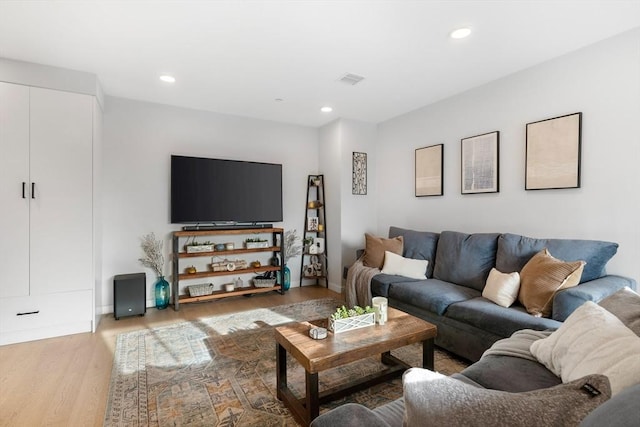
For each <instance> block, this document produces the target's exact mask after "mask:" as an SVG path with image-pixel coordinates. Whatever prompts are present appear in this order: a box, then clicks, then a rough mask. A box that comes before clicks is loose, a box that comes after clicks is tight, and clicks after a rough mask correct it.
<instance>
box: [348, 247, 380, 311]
mask: <svg viewBox="0 0 640 427" xmlns="http://www.w3.org/2000/svg"><path fill="white" fill-rule="evenodd" d="M376 274H380V270H379V269H377V268H373V267H366V266H365V265H364V264H363V263H362V258H360V259H358V260H357V261H356V262H355V263H353V265H352V266H351V267H349V270H348V271H347V280H346V283H345V299H346V300H347V301H346V302H347V305H348V306H349V307H353V306H354V305H359V306H360V307H366V306H368V305H371V279H372V278H373V276H375V275H376Z"/></svg>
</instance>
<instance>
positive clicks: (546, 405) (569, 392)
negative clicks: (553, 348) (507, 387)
mask: <svg viewBox="0 0 640 427" xmlns="http://www.w3.org/2000/svg"><path fill="white" fill-rule="evenodd" d="M402 383H403V390H404V402H405V417H404V425H405V426H407V427H412V426H424V425H434V426H514V427H515V426H531V425H542V426H551V425H558V426H560V425H563V426H564V425H566V426H570V425H577V424H578V423H579V422H580V421H581V420H582V419H584V418H585V417H586V416H587V414H589V412H591V411H592V410H594V409H595V408H596V407H598V406H599V405H601V404H602V403H604V402H605V401H607V400H608V399H609V397H610V389H609V384H608V380H607V378H606V377H605V376H602V375H589V376H586V377H584V378H581V379H579V380H576V381H573V382H570V383H568V384H560V385H557V386H554V387H551V388H547V389H542V390H533V391H529V392H523V393H508V392H504V391H498V390H489V389H483V388H478V387H474V386H471V385H468V384H465V383H463V382H461V381H457V380H455V379H452V378H448V377H446V376H444V375H441V374H438V373H436V372H431V371H429V370H426V369H419V368H411V369H409V370H408V371H407V372H405V374H404V376H403V377H402ZM587 384H589V386H590V387H591V388H592V389H596V390H598V391H599V392H600V393H599V394H597V395H595V396H594V395H592V394H591V393H588V392H586V391H585V389H584V388H585V386H586V385H587Z"/></svg>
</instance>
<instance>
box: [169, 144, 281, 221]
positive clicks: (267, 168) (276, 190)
mask: <svg viewBox="0 0 640 427" xmlns="http://www.w3.org/2000/svg"><path fill="white" fill-rule="evenodd" d="M280 221H282V165H280V164H273V163H257V162H244V161H236V160H222V159H207V158H200V157H185V156H171V223H173V224H185V223H228V222H237V223H259V222H280Z"/></svg>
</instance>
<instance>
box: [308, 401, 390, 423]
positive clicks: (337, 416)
mask: <svg viewBox="0 0 640 427" xmlns="http://www.w3.org/2000/svg"><path fill="white" fill-rule="evenodd" d="M335 426H340V427H360V426H362V427H389V424H387V423H386V422H385V421H384V420H383V419H382V418H380V417H379V416H378V415H377V414H376V413H375V412H373V411H372V410H371V409H369V408H366V407H364V406H362V405H358V404H357V403H347V404H346V405H342V406H339V407H337V408H335V409H332V410H331V411H329V412H325V413H324V414H322V415H320V416H319V417H318V418H316V419H315V420H313V422H312V423H311V426H310V427H335Z"/></svg>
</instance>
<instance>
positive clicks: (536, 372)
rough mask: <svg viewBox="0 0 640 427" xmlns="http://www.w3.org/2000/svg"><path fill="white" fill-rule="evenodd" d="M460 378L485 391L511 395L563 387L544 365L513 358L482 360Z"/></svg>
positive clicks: (487, 358)
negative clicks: (479, 386) (498, 391)
mask: <svg viewBox="0 0 640 427" xmlns="http://www.w3.org/2000/svg"><path fill="white" fill-rule="evenodd" d="M460 374H461V375H464V376H465V377H467V378H470V379H471V380H473V381H475V382H476V383H478V384H480V385H482V386H483V387H485V388H491V389H494V390H502V391H508V392H510V393H519V392H522V391H531V390H537V389H539V388H548V387H553V386H555V385H558V384H561V383H562V380H561V379H560V378H559V377H558V376H556V374H554V373H553V372H551V371H550V370H548V369H547V368H546V367H545V366H544V365H543V364H541V363H539V362H534V361H531V360H527V359H523V358H521V357H512V356H483V357H482V359H480V360H479V361H477V362H476V363H474V364H473V365H471V366H469V367H468V368H466V369H465V370H463V371H462V372H461V373H460Z"/></svg>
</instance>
